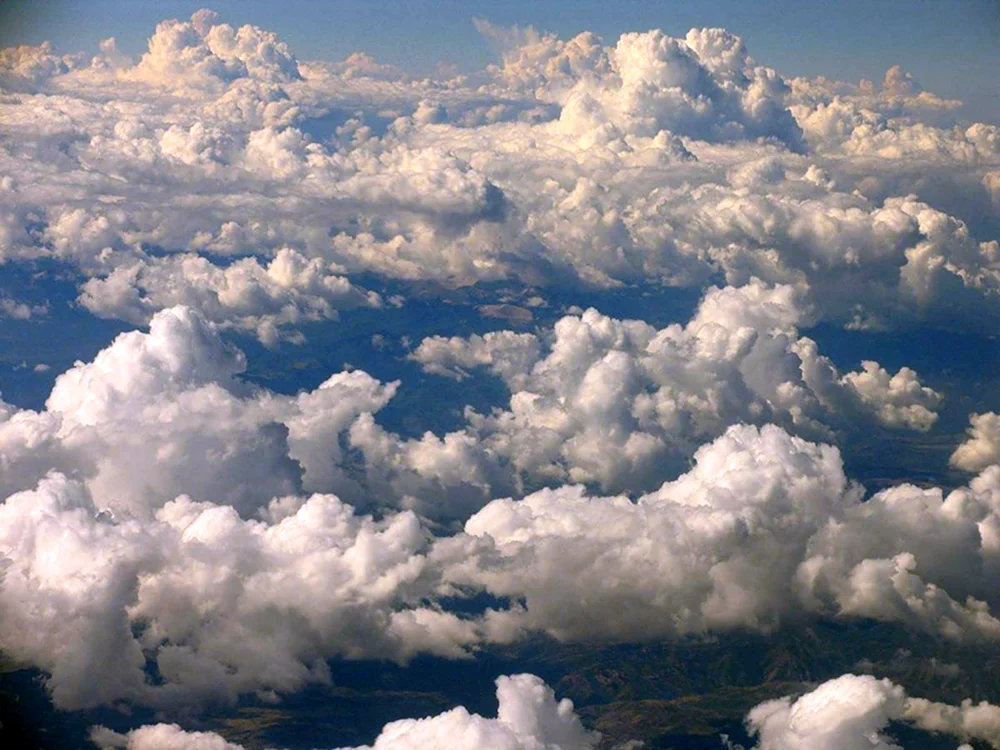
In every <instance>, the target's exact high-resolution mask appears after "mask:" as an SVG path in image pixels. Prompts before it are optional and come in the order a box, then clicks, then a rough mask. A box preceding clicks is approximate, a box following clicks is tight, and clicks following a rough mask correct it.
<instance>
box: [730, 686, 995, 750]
mask: <svg viewBox="0 0 1000 750" xmlns="http://www.w3.org/2000/svg"><path fill="white" fill-rule="evenodd" d="M895 722H905V723H907V724H910V725H912V726H914V727H916V728H918V729H921V730H924V731H927V732H934V733H935V734H937V733H940V734H947V735H951V736H952V737H954V738H955V739H956V740H958V741H961V742H967V741H970V740H977V741H981V742H986V743H988V744H989V746H990V747H993V748H996V747H1000V706H995V705H993V704H990V703H986V702H985V701H984V702H982V703H979V704H974V703H972V701H963V702H962V704H961V705H958V706H952V705H948V704H944V703H935V702H932V701H928V700H924V699H923V698H911V697H909V696H907V694H906V691H905V690H904V689H903V688H902V687H900V686H899V685H895V684H893V683H892V682H891V681H889V680H884V679H883V680H878V679H876V678H874V677H871V676H868V675H862V676H858V675H853V674H846V675H843V676H841V677H838V678H836V679H834V680H830V681H828V682H824V683H823V684H822V685H820V686H819V687H817V688H816V689H815V690H813V691H811V692H809V693H806V694H805V695H803V696H801V697H800V698H797V699H792V698H781V699H778V700H773V701H767V702H766V703H762V704H760V705H759V706H757V707H756V708H754V709H753V710H751V711H750V713H749V714H748V715H747V725H748V727H749V729H750V730H751V732H752V733H753V734H754V735H756V736H757V737H758V739H759V741H758V743H757V744H756V745H754V748H756V749H757V750H870V749H874V750H899V748H900V746H899V745H897V744H896V743H895V741H894V740H893V739H892V738H891V737H890V735H889V732H890V724H891V723H895ZM969 747H970V746H969V745H962V748H969ZM960 750H961V748H960Z"/></svg>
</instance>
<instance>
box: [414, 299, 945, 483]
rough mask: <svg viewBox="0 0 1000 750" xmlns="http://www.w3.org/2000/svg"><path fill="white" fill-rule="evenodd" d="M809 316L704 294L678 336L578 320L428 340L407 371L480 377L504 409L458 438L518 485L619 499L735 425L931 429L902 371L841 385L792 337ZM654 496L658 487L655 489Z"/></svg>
mask: <svg viewBox="0 0 1000 750" xmlns="http://www.w3.org/2000/svg"><path fill="white" fill-rule="evenodd" d="M810 313H811V311H810V309H809V308H808V306H806V305H805V304H804V302H803V300H802V295H801V294H799V293H798V292H797V291H796V289H795V288H794V287H791V286H787V285H784V286H776V287H773V288H769V287H768V286H766V285H764V284H762V283H760V282H759V281H757V280H752V281H751V282H750V283H749V284H747V285H746V286H743V287H739V288H732V287H726V288H724V289H717V288H716V289H710V290H709V291H708V292H707V294H706V295H705V297H704V298H703V300H702V302H701V304H700V305H699V307H698V310H697V312H696V313H695V315H694V316H693V317H692V319H691V321H689V322H688V323H687V324H686V325H685V326H684V327H681V326H679V325H676V324H675V325H671V326H668V327H666V328H664V329H662V330H657V329H655V328H654V327H652V326H650V325H648V324H646V323H643V322H641V321H622V320H616V319H613V318H609V317H607V316H604V315H601V314H600V313H598V312H597V311H596V310H593V309H591V310H588V311H586V312H584V313H583V314H581V315H569V316H566V317H564V318H562V319H561V320H559V321H558V322H557V323H556V324H555V326H554V329H553V331H552V333H551V335H547V336H546V337H545V339H547V340H544V341H543V340H541V339H539V337H538V336H536V335H534V334H517V333H513V332H510V331H502V332H493V333H487V334H485V335H483V336H478V335H477V336H472V337H470V338H468V339H462V338H450V339H445V338H442V337H431V338H428V339H425V340H424V341H423V342H421V344H420V346H419V347H418V348H417V349H416V350H415V351H414V352H413V354H412V355H411V357H412V358H413V359H415V360H417V361H418V362H420V363H421V364H422V365H423V367H424V368H425V370H427V371H428V372H434V373H438V374H444V375H451V376H454V377H465V376H466V375H467V371H468V369H469V368H473V367H488V368H489V370H490V371H491V372H493V373H494V374H496V375H498V376H500V377H501V378H503V380H504V382H505V383H506V384H507V386H508V387H509V388H510V390H511V397H510V403H509V406H508V407H507V409H504V410H494V411H493V412H492V413H490V414H486V415H480V414H476V413H474V412H472V413H470V414H469V417H468V418H469V423H470V427H469V430H470V431H471V432H472V433H473V434H475V435H477V436H478V438H479V440H480V441H482V442H483V443H484V444H485V445H486V446H487V447H488V448H489V449H490V450H491V451H493V452H494V453H496V454H497V455H498V456H501V457H504V458H506V459H508V460H509V461H510V462H511V463H512V465H513V467H514V469H515V470H516V471H517V472H518V473H521V474H524V475H527V476H534V477H536V478H537V477H547V478H556V479H560V480H567V479H568V480H569V481H572V482H598V483H600V484H601V485H602V486H604V487H605V488H611V489H624V488H632V489H634V488H635V487H636V486H643V485H644V486H650V483H651V482H660V481H662V480H663V479H664V478H666V477H667V476H670V475H671V474H672V473H673V472H675V471H676V470H677V468H678V467H679V466H681V465H683V462H684V461H686V460H687V457H688V456H689V455H690V453H691V452H692V451H693V450H694V447H695V446H696V445H698V444H699V443H700V442H702V441H704V440H705V439H708V438H711V437H714V436H715V435H718V434H720V433H721V432H722V431H723V430H724V429H725V428H726V426H728V425H730V424H732V423H734V422H738V421H746V422H761V421H778V422H781V423H783V424H786V425H788V426H789V427H790V428H791V429H795V430H798V431H800V432H803V433H804V434H806V435H821V436H822V435H830V434H832V433H831V432H830V426H837V425H838V424H847V423H854V422H855V421H856V420H858V419H865V418H867V419H869V420H872V421H875V422H878V423H880V424H883V425H885V426H888V427H893V428H909V429H916V430H926V429H928V428H929V427H930V426H931V425H933V423H934V422H935V420H936V419H937V415H936V413H935V409H936V408H937V406H938V405H939V403H940V401H941V396H940V394H938V393H936V392H935V391H933V390H932V389H930V388H927V387H925V386H923V385H922V384H921V383H920V381H919V380H918V379H917V378H916V375H915V373H913V371H912V370H909V369H908V368H903V369H901V370H900V371H899V372H898V373H896V374H895V375H890V374H889V373H888V372H886V371H885V370H884V369H883V368H881V367H880V366H879V365H877V363H873V362H866V363H864V365H863V369H862V370H861V371H859V372H849V373H847V374H845V375H841V374H840V373H839V372H838V371H837V369H836V368H835V367H834V366H833V364H832V363H831V362H830V361H829V360H828V359H827V358H825V357H823V356H822V355H820V353H819V352H818V350H817V346H816V344H815V343H814V342H813V341H812V340H810V339H808V338H804V337H800V336H799V334H798V332H797V330H796V326H797V325H798V324H800V323H807V322H809V320H810ZM654 486H655V485H654Z"/></svg>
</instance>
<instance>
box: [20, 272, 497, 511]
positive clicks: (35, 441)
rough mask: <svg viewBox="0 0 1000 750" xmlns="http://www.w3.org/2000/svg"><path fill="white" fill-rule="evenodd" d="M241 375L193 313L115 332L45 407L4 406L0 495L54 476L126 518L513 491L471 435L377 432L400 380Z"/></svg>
mask: <svg viewBox="0 0 1000 750" xmlns="http://www.w3.org/2000/svg"><path fill="white" fill-rule="evenodd" d="M279 259H280V256H279ZM276 262H277V261H276ZM266 324H267V321H262V322H261V323H260V325H266ZM245 366H246V361H245V357H244V356H243V354H242V353H241V352H240V351H238V350H236V349H234V348H232V347H230V346H227V345H226V344H224V343H223V341H222V340H221V339H220V338H219V335H218V333H217V331H216V329H215V328H214V327H213V326H212V325H211V324H210V323H209V322H208V321H206V320H205V318H204V317H203V316H201V315H200V314H199V313H198V312H196V311H195V310H193V309H192V308H189V307H183V306H180V307H172V308H167V309H166V310H163V311H161V312H159V313H156V314H155V315H154V316H153V317H152V319H151V321H150V328H149V332H148V333H143V332H140V331H132V332H129V333H125V334H122V335H121V336H119V337H118V338H117V339H115V341H114V342H112V343H111V344H110V345H109V346H108V347H106V348H105V349H104V350H102V351H101V352H99V353H98V354H97V356H96V357H95V358H94V360H93V361H91V362H87V363H84V362H78V363H77V364H76V365H75V366H74V367H73V368H71V369H70V370H68V371H67V372H64V373H62V374H61V375H59V376H58V377H57V378H56V382H55V385H54V386H53V388H52V392H51V393H50V394H49V397H48V399H47V401H46V403H45V408H44V409H43V410H41V411H37V412H36V411H32V410H29V409H17V408H15V407H13V406H11V405H8V404H4V403H3V402H2V401H0V469H2V472H0V493H3V494H9V493H10V492H14V491H18V490H26V489H29V488H30V487H32V486H33V485H34V484H35V483H36V482H37V481H38V480H39V479H40V478H41V477H43V476H45V474H46V473H47V472H48V471H50V470H53V469H55V470H58V471H61V472H63V473H65V474H67V475H70V476H73V477H75V478H77V479H79V480H80V481H81V482H82V483H84V485H85V486H86V487H87V489H88V490H89V491H90V492H91V493H92V496H93V497H94V501H95V503H96V504H97V505H98V506H99V507H100V508H101V509H102V510H106V511H109V512H111V513H113V514H115V515H116V516H122V517H139V518H143V517H148V516H149V515H150V514H152V513H154V512H155V510H156V509H157V508H159V507H161V506H162V505H163V504H164V503H166V502H168V501H170V500H172V499H173V498H175V497H176V496H177V495H180V494H187V495H190V496H192V497H194V498H195V499H197V500H208V501H213V502H219V503H225V504H228V505H232V506H233V507H235V508H236V509H237V511H238V512H239V513H240V514H242V515H243V516H245V517H249V516H252V515H253V514H254V513H255V512H256V511H258V510H259V509H260V508H261V507H263V506H265V505H266V504H267V502H268V501H269V500H270V499H271V498H273V497H275V496H280V495H284V494H288V493H293V492H297V491H300V490H305V491H308V492H335V493H337V494H338V495H339V496H341V497H343V498H344V499H345V500H347V501H349V502H351V503H352V504H355V505H359V506H362V507H364V508H367V509H375V508H385V507H404V508H413V509H416V510H418V511H419V512H421V513H422V514H424V515H429V516H435V517H441V518H445V519H454V518H455V517H456V516H458V517H462V518H466V517H468V515H470V514H471V513H472V512H474V511H475V510H477V509H479V508H480V507H482V505H483V504H484V503H485V502H487V501H488V500H489V498H490V497H491V496H492V493H494V492H501V493H510V492H513V491H514V490H515V484H514V482H513V479H512V477H511V475H510V472H509V470H508V468H507V466H506V464H505V462H503V461H502V460H501V458H500V457H498V456H496V455H495V454H494V453H493V452H492V451H491V450H490V449H489V448H488V447H484V446H483V445H481V444H480V443H479V441H478V439H477V437H476V436H475V435H472V434H469V433H467V432H461V431H459V432H453V433H449V434H446V435H444V436H443V437H438V436H436V435H434V434H432V433H430V432H428V433H426V434H424V435H423V436H421V437H420V438H414V439H403V438H401V437H399V436H398V435H396V434H394V433H391V432H387V431H386V430H384V429H383V428H382V427H381V426H380V425H379V424H378V423H377V422H376V421H375V419H374V417H373V416H372V415H373V414H374V413H375V412H377V411H379V410H380V409H382V407H384V406H385V405H386V404H387V403H388V402H389V401H390V400H391V399H392V397H393V396H394V395H395V393H396V389H397V387H398V385H399V383H398V382H394V383H388V384H385V383H382V382H380V381H378V380H376V379H375V378H373V377H371V376H370V375H368V374H367V373H365V372H363V371H360V370H354V371H349V372H340V373H336V374H333V375H331V376H330V377H329V378H327V379H326V380H325V381H324V382H322V383H320V384H319V386H317V387H316V388H315V389H313V390H311V391H301V392H299V393H297V394H295V395H283V394H277V393H273V392H271V391H268V390H265V389H262V388H257V387H254V386H252V385H250V384H248V383H246V382H244V381H242V380H241V379H240V377H239V375H240V373H242V372H243V370H244V368H245Z"/></svg>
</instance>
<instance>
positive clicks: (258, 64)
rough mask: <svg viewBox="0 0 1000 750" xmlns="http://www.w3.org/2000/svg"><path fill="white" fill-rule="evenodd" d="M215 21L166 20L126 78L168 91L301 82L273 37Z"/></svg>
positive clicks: (206, 17)
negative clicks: (249, 80) (251, 81)
mask: <svg viewBox="0 0 1000 750" xmlns="http://www.w3.org/2000/svg"><path fill="white" fill-rule="evenodd" d="M217 17H218V16H217V14H216V13H214V12H212V11H209V10H199V11H197V12H196V13H195V14H194V15H193V16H192V17H191V20H190V21H177V20H169V21H163V22H162V23H160V24H159V25H158V26H157V27H156V32H155V33H154V34H153V36H151V37H150V39H149V50H148V51H147V52H146V53H145V54H144V55H143V56H142V58H141V59H140V60H139V62H138V64H137V65H136V66H135V67H134V68H130V69H128V70H126V71H124V72H123V73H122V76H123V77H124V78H126V79H135V80H139V81H143V82H146V83H152V84H155V85H163V86H169V87H178V86H186V85H193V86H199V85H210V84H217V83H226V82H228V81H231V80H234V79H236V78H245V77H253V78H255V79H258V80H263V81H272V82H285V81H292V80H295V79H298V78H299V77H300V76H299V70H298V63H297V61H296V60H295V57H294V56H293V55H292V53H291V51H290V50H289V49H288V46H287V45H286V44H285V43H284V42H282V41H280V40H279V39H278V37H277V36H276V35H275V34H274V33H273V32H270V31H265V30H263V29H261V28H258V27H256V26H250V25H246V26H241V27H240V28H239V29H238V30H237V29H234V28H233V27H232V26H230V25H229V24H217V23H215V21H216V19H217Z"/></svg>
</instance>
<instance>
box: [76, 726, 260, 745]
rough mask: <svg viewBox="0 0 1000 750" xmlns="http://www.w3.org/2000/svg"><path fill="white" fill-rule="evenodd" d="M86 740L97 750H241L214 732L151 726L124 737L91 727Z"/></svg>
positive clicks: (105, 728)
mask: <svg viewBox="0 0 1000 750" xmlns="http://www.w3.org/2000/svg"><path fill="white" fill-rule="evenodd" d="M90 740H91V742H93V743H94V744H95V745H97V747H99V748H101V750H112V749H116V750H117V749H122V750H243V746H242V745H234V744H233V743H231V742H226V740H225V739H223V738H222V737H221V736H219V735H218V734H216V733H215V732H185V731H184V730H183V729H181V727H180V726H179V725H178V724H152V725H147V726H144V727H140V728H139V729H133V730H132V731H131V732H129V733H128V734H120V733H119V732H113V731H111V730H110V729H108V728H107V727H94V728H93V729H92V730H91V732H90Z"/></svg>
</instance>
